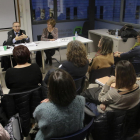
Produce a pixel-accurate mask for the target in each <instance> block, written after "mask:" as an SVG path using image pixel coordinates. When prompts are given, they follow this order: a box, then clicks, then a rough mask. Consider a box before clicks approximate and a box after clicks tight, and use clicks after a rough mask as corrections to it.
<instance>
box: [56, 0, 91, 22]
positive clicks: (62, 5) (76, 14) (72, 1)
mask: <svg viewBox="0 0 140 140" xmlns="http://www.w3.org/2000/svg"><path fill="white" fill-rule="evenodd" d="M88 6H89V0H57V19H58V20H72V19H86V18H87V17H88Z"/></svg>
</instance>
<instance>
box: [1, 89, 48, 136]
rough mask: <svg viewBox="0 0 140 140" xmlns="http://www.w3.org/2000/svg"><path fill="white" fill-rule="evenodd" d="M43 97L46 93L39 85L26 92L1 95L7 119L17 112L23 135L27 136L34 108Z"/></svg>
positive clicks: (45, 96)
mask: <svg viewBox="0 0 140 140" xmlns="http://www.w3.org/2000/svg"><path fill="white" fill-rule="evenodd" d="M45 98H47V95H46V94H43V93H42V89H41V87H39V88H36V89H34V90H30V91H27V92H22V93H16V94H14V93H13V94H5V95H4V96H3V98H2V107H3V108H4V111H5V113H6V115H7V117H8V119H10V118H11V117H12V116H13V115H15V114H16V113H19V117H20V121H21V127H22V133H23V135H24V137H27V136H28V134H29V131H30V127H31V126H30V118H32V114H33V112H34V110H35V108H36V107H37V106H38V105H39V104H40V102H41V101H42V100H43V99H45Z"/></svg>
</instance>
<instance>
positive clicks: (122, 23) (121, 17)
mask: <svg viewBox="0 0 140 140" xmlns="http://www.w3.org/2000/svg"><path fill="white" fill-rule="evenodd" d="M124 1H125V0H121V8H120V10H121V11H120V22H115V21H109V20H104V19H99V18H95V20H96V21H102V22H106V23H111V24H116V25H122V26H123V25H125V24H131V25H132V26H133V27H134V28H136V29H139V28H140V24H134V23H129V22H123V14H124V13H123V10H124Z"/></svg>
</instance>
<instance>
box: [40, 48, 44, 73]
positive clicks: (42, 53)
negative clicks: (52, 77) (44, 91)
mask: <svg viewBox="0 0 140 140" xmlns="http://www.w3.org/2000/svg"><path fill="white" fill-rule="evenodd" d="M41 56H42V73H43V74H44V73H45V66H44V65H45V64H44V51H43V50H42V51H41Z"/></svg>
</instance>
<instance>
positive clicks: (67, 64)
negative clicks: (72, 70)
mask: <svg viewBox="0 0 140 140" xmlns="http://www.w3.org/2000/svg"><path fill="white" fill-rule="evenodd" d="M62 66H63V67H72V66H74V64H73V63H72V62H70V61H68V60H66V61H64V62H63V63H62Z"/></svg>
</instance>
